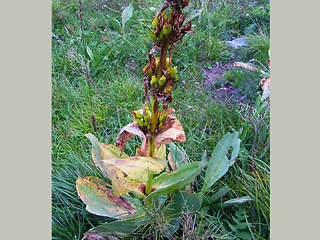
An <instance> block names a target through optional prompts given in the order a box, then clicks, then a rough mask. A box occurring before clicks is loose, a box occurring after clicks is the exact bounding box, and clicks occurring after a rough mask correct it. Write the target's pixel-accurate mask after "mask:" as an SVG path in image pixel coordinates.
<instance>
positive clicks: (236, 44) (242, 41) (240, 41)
mask: <svg viewBox="0 0 320 240" xmlns="http://www.w3.org/2000/svg"><path fill="white" fill-rule="evenodd" d="M227 43H228V44H229V45H230V46H231V47H233V48H241V47H242V46H247V45H248V44H247V41H246V38H245V37H241V38H236V39H234V40H232V41H227Z"/></svg>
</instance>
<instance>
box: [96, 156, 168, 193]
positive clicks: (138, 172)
mask: <svg viewBox="0 0 320 240" xmlns="http://www.w3.org/2000/svg"><path fill="white" fill-rule="evenodd" d="M102 162H103V165H104V166H106V168H108V167H110V165H112V166H114V167H116V168H118V169H120V170H121V171H122V172H124V173H125V174H126V175H128V176H129V177H130V178H132V179H133V180H135V181H138V182H141V183H146V182H147V179H148V174H149V173H152V174H159V173H160V172H161V171H162V170H163V169H164V168H165V166H166V164H167V162H166V160H165V159H161V158H151V157H138V156H136V157H129V158H124V159H119V158H112V159H107V160H102ZM132 190H133V189H132Z"/></svg>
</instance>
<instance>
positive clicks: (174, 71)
mask: <svg viewBox="0 0 320 240" xmlns="http://www.w3.org/2000/svg"><path fill="white" fill-rule="evenodd" d="M177 68H178V66H175V67H174V68H172V71H171V77H175V76H176V75H177Z"/></svg>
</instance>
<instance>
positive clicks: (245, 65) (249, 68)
mask: <svg viewBox="0 0 320 240" xmlns="http://www.w3.org/2000/svg"><path fill="white" fill-rule="evenodd" d="M233 66H235V67H243V68H245V69H247V70H250V71H256V72H258V71H259V70H258V69H257V68H255V67H253V66H251V65H249V64H247V63H243V62H235V63H233ZM260 72H261V73H262V74H263V73H265V72H264V71H263V70H260Z"/></svg>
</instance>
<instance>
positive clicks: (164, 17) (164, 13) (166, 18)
mask: <svg viewBox="0 0 320 240" xmlns="http://www.w3.org/2000/svg"><path fill="white" fill-rule="evenodd" d="M161 15H162V16H163V19H164V21H165V22H166V21H167V20H168V17H167V14H166V11H163V12H162V13H161Z"/></svg>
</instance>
